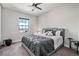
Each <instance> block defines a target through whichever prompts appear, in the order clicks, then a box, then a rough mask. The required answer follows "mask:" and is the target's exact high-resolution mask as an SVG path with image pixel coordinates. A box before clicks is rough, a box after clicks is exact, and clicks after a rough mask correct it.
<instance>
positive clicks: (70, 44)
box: [67, 38, 79, 53]
mask: <svg viewBox="0 0 79 59" xmlns="http://www.w3.org/2000/svg"><path fill="white" fill-rule="evenodd" d="M67 39H69V47H70V48H72V42H73V43H74V44H75V45H76V47H77V48H76V50H77V53H78V47H79V41H77V40H73V39H72V38H67Z"/></svg>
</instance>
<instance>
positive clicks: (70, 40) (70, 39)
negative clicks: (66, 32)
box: [67, 38, 73, 48]
mask: <svg viewBox="0 0 79 59" xmlns="http://www.w3.org/2000/svg"><path fill="white" fill-rule="evenodd" d="M67 39H69V47H70V48H71V43H72V40H73V39H72V38H67Z"/></svg>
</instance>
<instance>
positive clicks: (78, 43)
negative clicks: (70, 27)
mask: <svg viewBox="0 0 79 59" xmlns="http://www.w3.org/2000/svg"><path fill="white" fill-rule="evenodd" d="M75 45H76V46H77V53H78V47H79V42H76V43H75Z"/></svg>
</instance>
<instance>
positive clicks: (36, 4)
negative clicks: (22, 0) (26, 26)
mask: <svg viewBox="0 0 79 59" xmlns="http://www.w3.org/2000/svg"><path fill="white" fill-rule="evenodd" d="M40 4H42V3H33V4H32V5H31V6H32V7H35V8H37V9H39V10H42V8H40V7H38V5H40ZM32 11H34V9H32Z"/></svg>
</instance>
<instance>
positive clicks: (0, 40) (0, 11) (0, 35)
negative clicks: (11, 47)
mask: <svg viewBox="0 0 79 59" xmlns="http://www.w3.org/2000/svg"><path fill="white" fill-rule="evenodd" d="M0 41H1V6H0Z"/></svg>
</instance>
